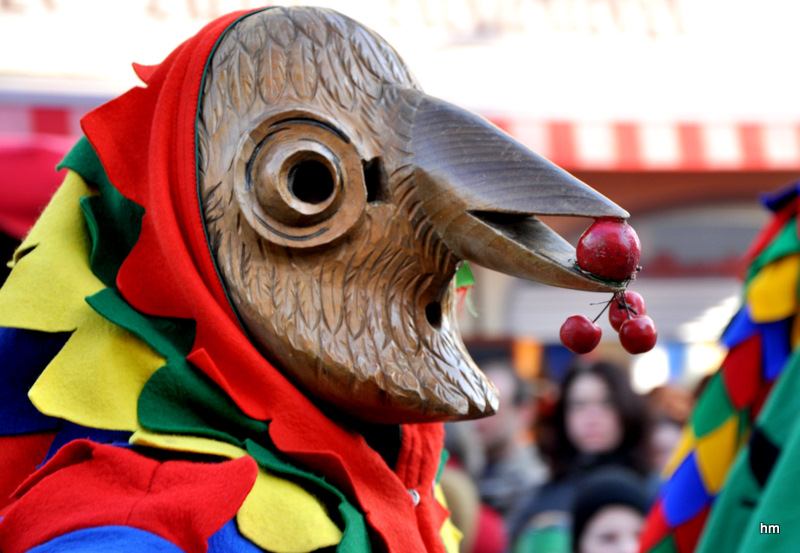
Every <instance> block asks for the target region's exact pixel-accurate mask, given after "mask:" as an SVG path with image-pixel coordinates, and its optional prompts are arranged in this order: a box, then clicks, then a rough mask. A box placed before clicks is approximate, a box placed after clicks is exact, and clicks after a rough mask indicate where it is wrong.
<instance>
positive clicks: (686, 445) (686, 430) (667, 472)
mask: <svg viewBox="0 0 800 553" xmlns="http://www.w3.org/2000/svg"><path fill="white" fill-rule="evenodd" d="M696 443H697V438H696V436H695V435H694V430H693V429H692V427H691V425H689V424H687V425H686V426H684V427H683V435H682V436H681V441H680V442H678V446H677V447H676V448H675V450H674V451H673V452H672V455H671V456H670V458H669V461H667V464H666V465H665V466H664V470H663V471H662V472H661V476H662V477H663V478H669V477H670V476H672V473H673V472H675V469H677V468H678V466H679V465H680V464H681V463H682V462H683V460H684V459H685V458H686V456H687V455H689V453H691V452H692V450H693V449H694V447H695V445H696Z"/></svg>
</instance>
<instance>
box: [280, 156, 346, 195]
mask: <svg viewBox="0 0 800 553" xmlns="http://www.w3.org/2000/svg"><path fill="white" fill-rule="evenodd" d="M335 189H336V183H335V182H334V178H333V175H332V174H331V172H330V170H329V169H328V167H327V166H326V165H325V164H324V163H322V162H321V161H319V160H316V159H304V160H303V161H300V162H298V163H297V164H295V165H294V166H293V167H292V168H291V169H290V170H289V191H290V192H291V193H292V196H294V197H295V198H297V199H298V200H300V201H301V202H305V203H308V204H313V205H319V204H321V203H324V202H326V201H327V200H328V199H329V198H330V197H331V196H332V195H333V193H334V191H335Z"/></svg>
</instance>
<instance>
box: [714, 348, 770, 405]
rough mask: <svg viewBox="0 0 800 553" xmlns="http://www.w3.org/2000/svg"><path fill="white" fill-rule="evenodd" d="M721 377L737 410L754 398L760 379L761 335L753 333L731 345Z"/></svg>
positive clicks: (750, 402) (759, 385)
mask: <svg viewBox="0 0 800 553" xmlns="http://www.w3.org/2000/svg"><path fill="white" fill-rule="evenodd" d="M722 379H723V382H724V383H725V389H726V390H727V391H728V397H729V398H730V400H731V405H733V407H734V408H735V409H737V410H741V409H744V408H745V407H749V406H750V405H752V404H753V402H754V401H755V400H756V396H757V395H758V391H759V389H760V388H761V387H762V386H763V383H762V380H761V337H760V335H759V334H758V333H756V334H754V335H753V336H752V337H751V338H748V339H747V340H745V341H744V342H741V343H739V344H737V345H736V346H734V347H732V348H731V350H730V351H729V352H728V355H727V356H726V357H725V361H724V362H723V363H722Z"/></svg>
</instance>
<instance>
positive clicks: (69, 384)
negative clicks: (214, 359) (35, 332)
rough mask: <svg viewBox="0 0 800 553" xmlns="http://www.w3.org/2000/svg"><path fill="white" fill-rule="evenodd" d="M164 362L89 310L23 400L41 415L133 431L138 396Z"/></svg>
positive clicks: (136, 418) (135, 339) (127, 333)
mask: <svg viewBox="0 0 800 553" xmlns="http://www.w3.org/2000/svg"><path fill="white" fill-rule="evenodd" d="M87 307H88V305H87ZM164 363H165V360H164V358H163V357H161V356H159V355H158V354H157V353H156V352H155V351H154V350H153V349H152V348H150V346H148V345H147V344H145V343H144V342H143V341H142V340H141V339H139V338H138V337H137V336H135V335H134V334H132V333H131V332H129V331H127V330H125V329H124V328H121V327H119V326H117V325H115V324H113V323H110V322H109V321H107V320H106V319H104V318H103V317H102V316H100V315H98V314H97V313H95V312H94V311H93V310H91V308H90V309H89V312H87V313H85V314H84V318H83V320H81V321H79V324H78V329H77V330H76V331H75V332H74V333H73V334H72V336H71V337H70V339H69V340H68V341H67V343H66V345H64V347H63V348H62V350H61V351H60V352H59V354H58V355H56V357H54V358H53V360H52V361H51V362H50V364H49V365H48V366H47V368H45V370H44V372H42V374H41V375H40V376H39V378H38V379H37V380H36V382H35V383H34V385H33V387H32V388H31V389H30V392H29V393H28V396H29V397H30V399H31V401H32V402H33V404H34V405H35V406H36V408H37V409H38V410H39V411H41V412H42V413H45V414H46V415H51V416H53V417H60V418H63V419H66V420H68V421H72V422H74V423H76V424H80V425H83V426H90V427H94V428H104V429H108V430H125V431H130V432H133V431H135V430H137V429H138V428H139V422H138V420H139V419H138V416H137V405H138V401H139V394H141V392H142V388H143V387H144V385H145V383H146V382H147V380H148V379H149V378H150V377H151V376H152V375H153V373H154V372H155V371H157V370H158V369H159V368H160V367H162V366H163V365H164Z"/></svg>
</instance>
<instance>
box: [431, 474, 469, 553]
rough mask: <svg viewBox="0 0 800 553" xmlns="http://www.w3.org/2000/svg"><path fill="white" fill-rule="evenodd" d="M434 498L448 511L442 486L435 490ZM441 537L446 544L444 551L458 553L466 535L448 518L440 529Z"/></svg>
mask: <svg viewBox="0 0 800 553" xmlns="http://www.w3.org/2000/svg"><path fill="white" fill-rule="evenodd" d="M434 497H435V498H436V501H438V502H439V503H440V504H441V505H442V507H444V508H445V509H447V500H446V499H445V497H444V490H443V489H442V486H441V485H440V484H436V487H435V488H434ZM439 535H440V536H441V538H442V542H444V549H445V551H447V553H458V550H459V545H460V544H461V538H463V537H464V534H462V533H461V531H460V530H459V529H458V528H456V525H455V524H453V521H452V520H451V519H450V517H447V518H446V519H445V521H444V523H443V524H442V527H441V528H440V529H439Z"/></svg>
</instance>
